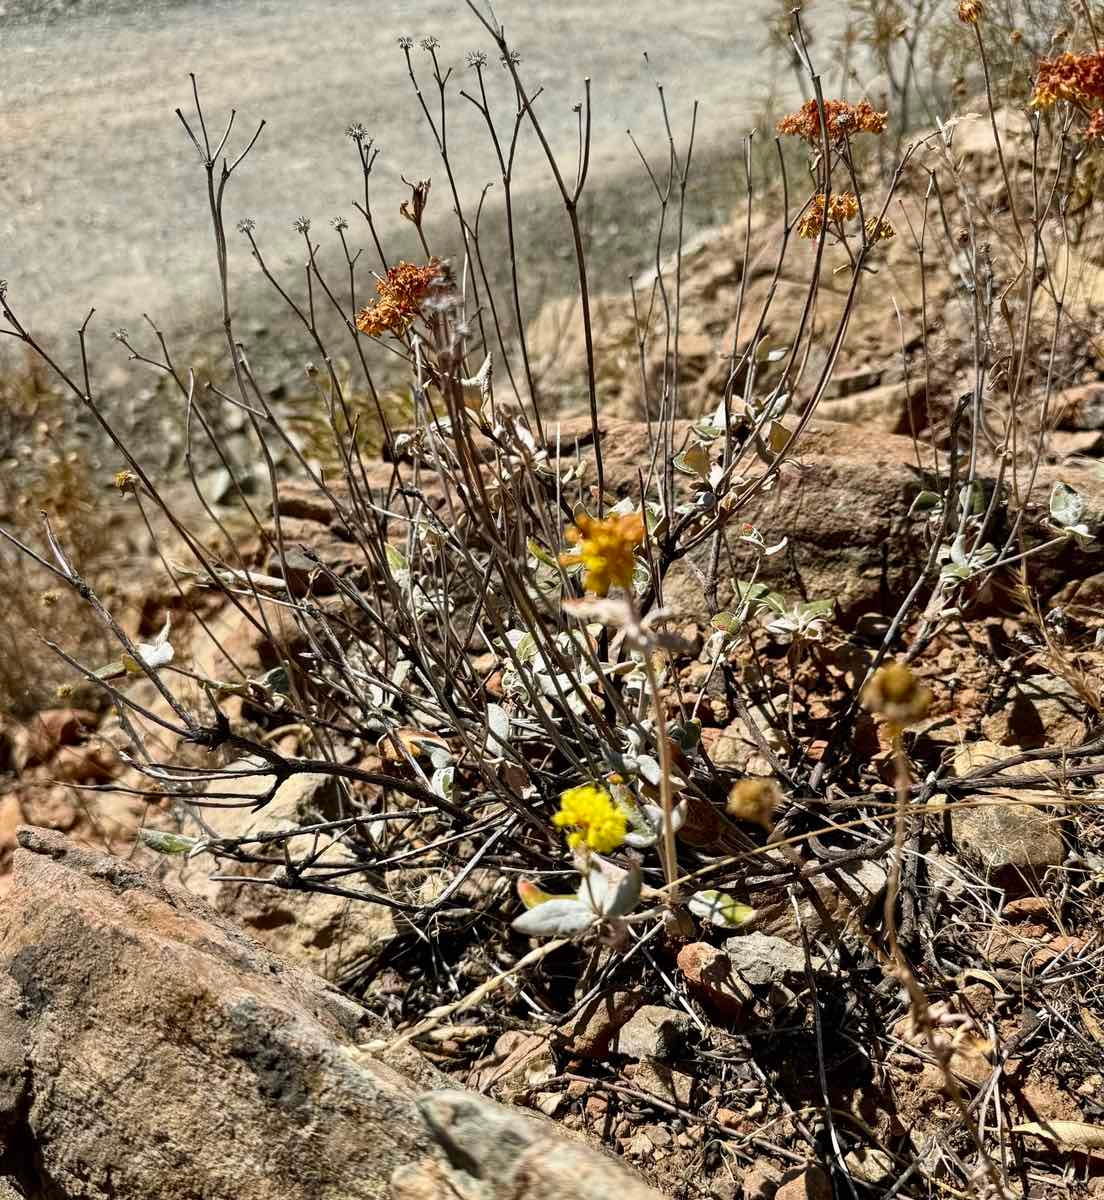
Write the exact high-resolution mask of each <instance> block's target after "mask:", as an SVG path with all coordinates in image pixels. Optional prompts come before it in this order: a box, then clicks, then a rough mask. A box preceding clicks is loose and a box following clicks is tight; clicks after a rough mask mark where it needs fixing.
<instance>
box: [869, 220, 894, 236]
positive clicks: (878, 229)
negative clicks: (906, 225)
mask: <svg viewBox="0 0 1104 1200" xmlns="http://www.w3.org/2000/svg"><path fill="white" fill-rule="evenodd" d="M866 236H867V237H868V238H869V239H870V240H871V241H872V242H888V241H890V240H891V239H892V238H895V237H896V236H897V230H896V229H894V228H893V226H892V225H891V224H890V222H889V221H888V220H887V219H886V218H885V217H882V218H881V220H879V219H878V218H877V217H867V219H866Z"/></svg>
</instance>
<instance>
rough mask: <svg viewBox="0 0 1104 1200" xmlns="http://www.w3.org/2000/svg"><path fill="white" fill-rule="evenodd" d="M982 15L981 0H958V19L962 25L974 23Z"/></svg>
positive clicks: (982, 6)
mask: <svg viewBox="0 0 1104 1200" xmlns="http://www.w3.org/2000/svg"><path fill="white" fill-rule="evenodd" d="M984 15H985V6H984V5H983V4H982V3H981V0H958V19H959V20H960V21H961V22H962V23H963V25H976V24H977V23H978V21H980V20H981V18H982V17H983V16H984Z"/></svg>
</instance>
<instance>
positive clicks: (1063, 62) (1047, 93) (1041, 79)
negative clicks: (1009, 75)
mask: <svg viewBox="0 0 1104 1200" xmlns="http://www.w3.org/2000/svg"><path fill="white" fill-rule="evenodd" d="M1059 100H1068V101H1069V102H1070V103H1071V104H1077V105H1079V106H1082V107H1084V106H1085V105H1086V104H1088V102H1089V101H1090V100H1104V52H1101V51H1097V52H1096V53H1094V54H1059V55H1058V56H1057V57H1056V58H1043V59H1040V60H1039V66H1038V68H1037V69H1036V71H1035V91H1034V92H1033V93H1032V96H1031V107H1032V108H1050V107H1051V105H1053V104H1057V103H1058V101H1059Z"/></svg>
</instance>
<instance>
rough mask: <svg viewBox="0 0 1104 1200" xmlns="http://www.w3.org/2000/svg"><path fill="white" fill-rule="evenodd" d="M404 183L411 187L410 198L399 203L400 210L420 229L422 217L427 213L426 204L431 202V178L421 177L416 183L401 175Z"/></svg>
mask: <svg viewBox="0 0 1104 1200" xmlns="http://www.w3.org/2000/svg"><path fill="white" fill-rule="evenodd" d="M400 178H401V179H402V181H403V183H405V184H406V186H407V187H408V188H409V189H410V199H409V200H404V201H403V202H402V204H400V205H399V212H400V213H402V215H403V216H404V217H406V219H407V220H408V221H409V222H410V223H411V224H412V225H415V226H417V228H418V229H421V227H422V217H423V215H424V214H425V210H426V205H427V204H428V203H429V187H430V182H431V181H430V180H428V179H419V180H418V181H417V182H416V183H411V182H410V180H409V179H407V178H406V176H405V175H403V176H401V177H400Z"/></svg>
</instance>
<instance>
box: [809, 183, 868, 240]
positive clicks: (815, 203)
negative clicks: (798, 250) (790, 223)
mask: <svg viewBox="0 0 1104 1200" xmlns="http://www.w3.org/2000/svg"><path fill="white" fill-rule="evenodd" d="M826 207H827V217H828V220H829V221H830V222H832V223H833V224H840V223H842V222H843V221H850V220H852V219H853V218H854V217H856V216H858V213H859V202H858V200H857V199H856V198H855V196H854V195H853V194H852V193H851V192H833V193H832V195H831V197H829V199H828V203H827V206H825V203H824V193H823V192H818V193H817V194H816V195H815V196H814V197H813V198H812V200H811V202H810V204H809V207H808V209H807V210H806V212H805V215H804V216H803V217H802V218H801V220H800V221H799V222H798V224H797V236H798V237H803V238H817V237H820V233H821V230H822V229H823V228H824V219H825V208H826Z"/></svg>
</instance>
